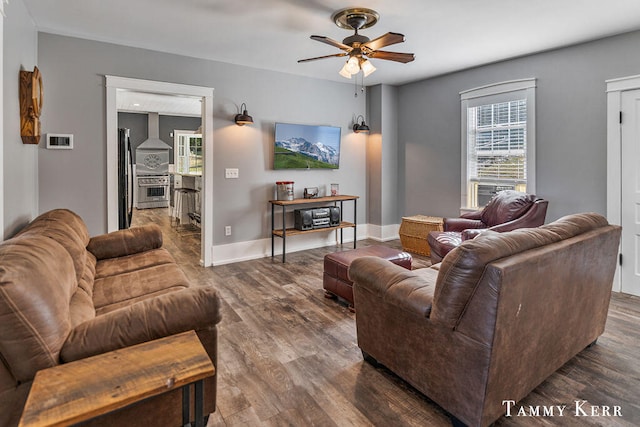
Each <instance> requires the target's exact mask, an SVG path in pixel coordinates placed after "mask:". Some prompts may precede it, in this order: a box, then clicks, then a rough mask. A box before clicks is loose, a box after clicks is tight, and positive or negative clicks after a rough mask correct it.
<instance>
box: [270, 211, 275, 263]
mask: <svg viewBox="0 0 640 427" xmlns="http://www.w3.org/2000/svg"><path fill="white" fill-rule="evenodd" d="M274 208H275V205H274V204H273V203H271V258H273V252H274V243H273V239H274V237H275V236H274V235H273V229H274V227H275V219H274V217H273V216H274V215H273V214H274V211H275V209H274Z"/></svg>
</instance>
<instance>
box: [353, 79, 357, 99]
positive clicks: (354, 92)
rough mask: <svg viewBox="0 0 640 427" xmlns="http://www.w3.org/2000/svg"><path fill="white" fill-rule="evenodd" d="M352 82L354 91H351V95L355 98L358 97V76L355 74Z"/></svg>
mask: <svg viewBox="0 0 640 427" xmlns="http://www.w3.org/2000/svg"><path fill="white" fill-rule="evenodd" d="M353 84H354V86H355V88H354V91H353V97H354V98H357V97H358V76H357V75H356V78H355V79H353Z"/></svg>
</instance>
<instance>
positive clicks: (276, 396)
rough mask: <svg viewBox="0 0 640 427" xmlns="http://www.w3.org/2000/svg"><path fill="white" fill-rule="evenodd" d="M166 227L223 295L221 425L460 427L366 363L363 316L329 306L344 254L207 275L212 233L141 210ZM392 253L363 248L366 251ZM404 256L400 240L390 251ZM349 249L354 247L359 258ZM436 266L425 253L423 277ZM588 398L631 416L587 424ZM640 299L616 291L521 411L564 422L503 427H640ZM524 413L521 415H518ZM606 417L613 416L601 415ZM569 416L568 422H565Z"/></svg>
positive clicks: (180, 254) (194, 268) (177, 252)
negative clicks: (534, 410) (329, 276)
mask: <svg viewBox="0 0 640 427" xmlns="http://www.w3.org/2000/svg"><path fill="white" fill-rule="evenodd" d="M146 221H153V222H155V223H157V224H159V225H160V226H161V227H163V231H164V236H165V239H164V245H165V247H166V248H167V249H168V250H169V251H171V253H172V254H173V255H174V257H175V258H176V260H177V261H178V262H179V263H180V265H181V266H182V268H183V269H184V271H185V273H186V274H187V275H188V276H189V277H190V279H192V280H193V281H194V282H196V283H201V284H212V285H214V286H215V287H216V288H217V289H218V290H219V292H220V295H221V297H222V306H223V319H222V322H221V323H220V325H219V347H218V352H219V359H218V366H217V369H218V406H217V411H216V412H215V413H214V414H212V415H211V417H210V419H209V424H208V427H217V426H246V425H248V426H310V425H314V426H369V425H374V426H391V425H393V426H449V425H450V421H449V418H448V417H447V415H446V413H445V412H444V411H443V410H442V409H440V407H438V406H437V405H436V404H434V403H433V402H431V401H430V400H429V399H428V398H426V397H424V396H423V395H422V394H420V393H419V392H418V391H416V390H415V389H413V388H412V387H411V386H409V385H407V384H406V383H405V382H403V381H402V380H401V379H399V378H398V377H396V376H395V375H393V374H392V373H391V372H389V371H387V370H386V369H384V368H374V367H373V366H371V365H369V364H368V363H365V362H363V360H362V356H361V353H360V350H359V349H358V346H357V344H356V335H355V314H353V313H351V312H350V311H349V310H348V309H347V307H346V306H344V305H341V304H338V303H336V302H335V301H333V300H329V299H325V298H324V296H323V291H322V268H323V267H322V262H323V257H324V255H325V254H327V253H330V252H334V251H337V250H343V248H342V247H339V246H329V247H325V248H319V249H313V250H308V251H303V252H296V253H290V254H287V263H286V264H282V263H281V262H280V261H281V259H280V258H279V257H276V258H275V259H271V258H263V259H258V260H254V261H246V262H240V263H235V264H228V265H223V266H218V267H210V268H202V267H200V266H199V265H198V263H199V260H200V236H199V233H197V232H194V231H193V229H189V228H180V227H178V228H176V227H172V226H171V225H170V223H169V217H168V215H167V211H166V209H152V210H144V211H137V215H136V219H135V220H134V225H135V224H140V223H144V222H146ZM372 244H380V243H378V242H375V241H372V240H364V241H359V242H358V246H359V247H362V246H366V245H372ZM384 244H385V245H390V246H393V247H397V248H400V247H401V246H400V242H399V241H392V242H387V243H384ZM350 248H351V245H345V247H344V249H345V250H346V249H350ZM429 264H430V263H429V260H428V259H426V258H424V257H420V256H414V268H419V267H425V266H428V265H429ZM576 401H578V402H582V401H587V403H585V404H584V406H583V408H584V409H588V410H590V408H591V405H598V406H600V407H602V406H605V405H606V406H609V407H610V408H611V413H612V414H613V407H614V406H619V407H620V411H621V414H622V416H621V417H575V416H573V415H574V412H571V414H570V415H567V412H569V411H570V410H571V411H573V408H575V405H576V403H575V402H576ZM639 401H640V298H638V297H632V296H629V295H625V294H614V296H613V297H612V299H611V305H610V309H609V317H608V321H607V327H606V331H605V333H604V334H603V335H602V336H601V337H600V338H599V339H598V342H597V344H596V345H595V346H592V347H590V348H588V349H586V350H584V351H583V352H581V353H580V354H579V355H578V356H576V357H575V358H574V359H572V360H571V361H569V362H568V363H567V364H565V365H564V366H563V367H562V368H561V369H560V370H559V371H557V372H556V373H555V374H553V375H552V376H551V377H550V378H548V379H547V380H546V381H545V382H544V383H542V384H541V385H540V386H538V387H537V388H536V389H535V390H534V391H533V392H532V393H531V394H530V395H529V396H527V397H526V398H525V399H524V400H523V401H522V402H519V404H518V405H517V406H516V410H517V409H518V408H520V406H522V407H523V408H525V409H527V410H528V409H529V407H530V406H532V407H535V406H552V405H568V406H569V409H567V411H566V412H565V416H564V417H558V416H556V417H542V416H540V417H515V416H513V417H510V418H507V417H502V418H501V419H500V420H498V421H497V422H496V425H497V426H549V425H554V426H556V425H558V426H638V425H640V404H639V403H638V402H639ZM516 410H514V413H515V412H516ZM599 413H602V410H600V411H599ZM556 414H557V413H556Z"/></svg>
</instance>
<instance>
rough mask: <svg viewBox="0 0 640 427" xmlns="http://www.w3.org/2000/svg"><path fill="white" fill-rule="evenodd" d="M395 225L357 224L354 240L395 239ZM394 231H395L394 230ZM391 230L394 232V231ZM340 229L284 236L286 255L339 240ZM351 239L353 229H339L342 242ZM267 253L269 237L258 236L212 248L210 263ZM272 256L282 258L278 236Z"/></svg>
mask: <svg viewBox="0 0 640 427" xmlns="http://www.w3.org/2000/svg"><path fill="white" fill-rule="evenodd" d="M399 227H400V226H399V225H397V224H396V225H389V226H385V227H380V226H377V225H371V224H363V225H358V227H357V233H358V235H357V240H364V239H367V238H370V239H373V240H377V241H388V240H393V239H397V238H398V229H399ZM394 230H395V232H394ZM394 233H395V234H394ZM339 239H340V230H338V231H337V232H327V233H322V232H318V233H310V234H304V235H298V236H293V237H289V238H287V254H289V253H293V252H298V251H304V250H308V249H315V248H322V247H325V246H331V245H335V244H336V243H339ZM351 242H353V229H352V228H345V229H343V243H351ZM269 256H271V239H270V238H267V239H258V240H251V241H247V242H238V243H230V244H228V245H217V246H214V247H213V265H214V266H216V265H224V264H231V263H234V262H241V261H249V260H252V259H259V258H265V257H269ZM274 256H275V257H279V258H281V257H282V239H281V238H279V237H276V238H275V240H274Z"/></svg>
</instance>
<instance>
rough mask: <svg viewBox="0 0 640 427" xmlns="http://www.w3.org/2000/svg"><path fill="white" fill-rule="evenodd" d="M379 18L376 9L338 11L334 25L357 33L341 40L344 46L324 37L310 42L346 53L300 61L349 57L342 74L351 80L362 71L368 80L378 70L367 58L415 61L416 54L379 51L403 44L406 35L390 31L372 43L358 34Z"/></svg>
mask: <svg viewBox="0 0 640 427" xmlns="http://www.w3.org/2000/svg"><path fill="white" fill-rule="evenodd" d="M379 18H380V16H379V15H378V13H377V12H376V11H375V10H371V9H366V8H347V9H342V10H339V11H337V12H336V13H334V14H333V15H332V16H331V19H332V20H333V22H335V24H336V25H337V26H338V27H340V28H344V29H348V30H354V31H355V33H354V34H353V35H352V36H349V37H347V38H345V39H344V40H342V43H340V42H338V41H335V40H333V39H330V38H329V37H325V36H311V39H313V40H316V41H319V42H322V43H326V44H328V45H331V46H334V47H337V48H339V49H342V50H343V52H340V53H335V54H333V55H324V56H317V57H315V58H307V59H300V60H299V61H298V62H299V63H300V62H309V61H315V60H318V59H324V58H334V57H343V56H348V57H349V59H348V60H347V63H346V64H345V65H344V67H342V69H341V70H340V75H341V76H343V77H346V78H348V79H350V78H351V75H353V74H357V73H358V72H359V71H360V70H362V72H363V74H364V76H365V77H366V76H368V75H369V74H371V73H373V72H374V71H375V70H376V68H375V67H374V66H373V64H372V63H371V61H369V60H368V58H375V59H386V60H389V61H396V62H402V63H405V64H406V63H407V62H411V61H413V60H414V59H415V55H414V54H413V53H399V52H388V51H384V50H379V49H380V48H383V47H385V46H390V45H392V44H396V43H402V42H404V35H403V34H400V33H391V32H389V33H386V34H383V35H381V36H380V37H377V38H375V39H373V40H370V39H369V37H366V36H363V35H361V34H359V33H358V30H362V29H364V28H369V27H371V26H373V25H375V24H376V22H378V19H379Z"/></svg>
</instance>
